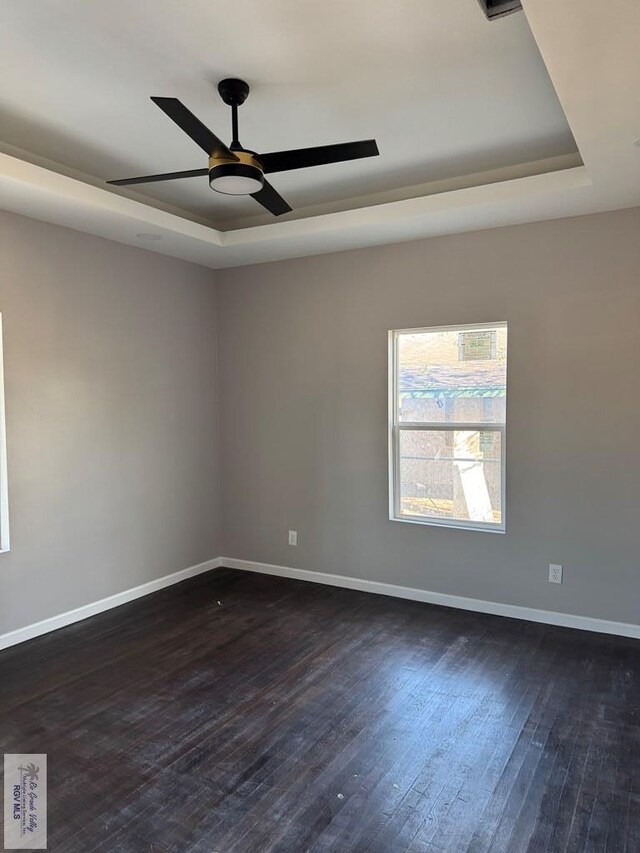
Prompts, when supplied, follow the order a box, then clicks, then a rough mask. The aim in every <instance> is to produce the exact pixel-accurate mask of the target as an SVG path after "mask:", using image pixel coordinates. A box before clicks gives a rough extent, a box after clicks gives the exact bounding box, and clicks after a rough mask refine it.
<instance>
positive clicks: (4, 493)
mask: <svg viewBox="0 0 640 853" xmlns="http://www.w3.org/2000/svg"><path fill="white" fill-rule="evenodd" d="M3 353H4V350H3V344H2V314H0V554H1V553H4V552H6V551H9V480H8V476H7V430H6V426H5V417H4V354H3Z"/></svg>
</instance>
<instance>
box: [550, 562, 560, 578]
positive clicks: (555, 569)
mask: <svg viewBox="0 0 640 853" xmlns="http://www.w3.org/2000/svg"><path fill="white" fill-rule="evenodd" d="M549 583H562V566H559V565H558V564H557V563H549Z"/></svg>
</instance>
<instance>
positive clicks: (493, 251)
mask: <svg viewBox="0 0 640 853" xmlns="http://www.w3.org/2000/svg"><path fill="white" fill-rule="evenodd" d="M639 271H640V211H639V210H632V211H624V212H617V213H611V214H604V215H598V216H590V217H582V218H578V219H572V220H562V221H554V222H546V223H539V224H533V225H524V226H518V227H513V228H505V229H500V230H493V231H486V232H477V233H473V234H465V235H459V236H453V237H445V238H437V239H431V240H426V241H422V242H416V243H406V244H401V245H395V246H387V247H382V248H376V249H367V250H363V251H356V252H346V253H343V254H336V255H325V256H322V257H315V258H309V259H301V260H293V261H283V262H279V263H274V264H265V265H261V266H254V267H246V268H243V269H237V270H227V271H224V272H221V273H218V274H217V275H218V299H219V303H218V309H219V329H220V365H219V369H220V388H221V397H222V401H223V406H222V409H221V458H222V477H223V552H224V554H225V555H226V556H229V557H238V558H245V559H252V560H258V561H262V562H266V563H276V564H281V565H290V566H295V567H298V568H304V569H312V570H316V571H320V572H335V573H338V574H345V575H352V576H355V577H358V578H368V579H373V580H378V581H387V582H390V583H396V584H403V585H408V586H412V587H419V588H424V589H429V590H436V591H439V592H444V593H453V594H457V595H464V596H472V597H477V598H483V599H488V600H493V601H501V602H509V603H515V604H520V605H525V606H529V607H540V608H545V609H550V610H558V611H563V612H567V613H577V614H584V615H590V616H597V617H601V618H608V619H614V620H621V621H628V622H638V621H639V619H640V614H639V605H640V568H639V559H640V558H639V554H640V548H639V544H640V543H639V539H640V524H639V522H638V509H639V502H638V496H639V486H640V483H639V479H640V478H639V473H640V459H639V455H640V438H639V436H640V332H639V325H640V280H639ZM496 320H507V321H508V323H509V380H508V381H509V392H508V393H509V401H508V440H507V533H506V535H504V536H502V535H497V534H493V533H483V532H471V531H459V530H447V529H439V528H434V527H423V526H417V525H410V524H402V523H398V522H391V521H389V520H388V512H387V330H388V329H392V328H406V327H414V326H431V325H448V324H454V323H480V322H492V321H496ZM288 528H295V529H297V530H298V531H299V546H298V548H291V547H289V546H288V545H287V530H288ZM550 562H559V563H563V564H564V565H565V584H564V585H563V586H555V585H550V584H549V583H548V581H547V575H548V564H549V563H550Z"/></svg>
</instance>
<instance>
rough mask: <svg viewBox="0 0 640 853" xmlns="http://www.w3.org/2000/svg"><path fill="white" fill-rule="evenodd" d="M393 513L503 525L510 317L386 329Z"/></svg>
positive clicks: (500, 528) (456, 523)
mask: <svg viewBox="0 0 640 853" xmlns="http://www.w3.org/2000/svg"><path fill="white" fill-rule="evenodd" d="M389 363H390V364H389V367H390V372H389V376H390V383H389V384H390V387H389V517H390V518H391V519H393V520H395V521H409V522H414V523H419V524H435V525H440V526H445V527H463V528H470V529H473V530H493V531H497V532H504V530H505V505H504V496H505V488H504V484H505V429H506V407H507V325H506V323H491V324H487V325H481V326H447V327H443V328H442V327H441V328H433V329H406V330H400V331H394V332H390V333H389Z"/></svg>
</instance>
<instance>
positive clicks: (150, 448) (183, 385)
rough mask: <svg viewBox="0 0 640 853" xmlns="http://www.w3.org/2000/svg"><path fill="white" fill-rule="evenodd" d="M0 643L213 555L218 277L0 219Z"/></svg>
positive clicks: (37, 224)
mask: <svg viewBox="0 0 640 853" xmlns="http://www.w3.org/2000/svg"><path fill="white" fill-rule="evenodd" d="M0 258H1V259H2V267H1V273H0V310H1V311H2V313H3V320H4V354H5V388H6V414H7V431H8V463H9V505H10V514H11V545H12V550H11V552H10V553H8V554H0V634H2V633H4V632H6V631H9V630H12V629H14V628H17V627H21V626H23V625H27V624H30V623H32V622H35V621H38V620H40V619H43V618H46V617H48V616H52V615H55V614H58V613H61V612H64V611H66V610H69V609H71V608H74V607H78V606H79V605H82V604H85V603H88V602H92V601H95V600H97V599H100V598H102V597H104V596H108V595H111V594H113V593H115V592H119V591H121V590H125V589H128V588H130V587H132V586H135V585H137V584H140V583H144V582H145V581H149V580H152V579H153V578H157V577H160V576H162V575H166V574H168V573H170V572H174V571H177V570H178V569H181V568H185V567H187V566H191V565H195V564H197V563H199V562H202V561H204V560H208V559H210V558H211V557H215V556H217V555H218V554H219V553H220V542H219V509H220V505H219V484H218V464H217V460H218V456H217V453H218V447H217V422H216V421H217V408H218V403H217V389H216V295H215V284H214V280H213V279H214V274H213V273H212V272H211V270H205V269H202V268H200V267H196V266H193V265H190V264H187V263H183V262H180V261H175V260H171V259H169V258H166V257H163V256H161V255H157V254H152V253H150V252H147V251H143V250H140V249H134V248H130V247H126V246H122V245H119V244H115V243H111V242H108V241H106V240H101V239H98V238H96V237H90V236H87V235H84V234H79V233H77V232H74V231H70V230H67V229H64V228H59V227H56V226H53V225H47V224H45V223H42V222H36V221H34V220H30V219H25V218H22V217H18V216H13V215H10V214H1V215H0Z"/></svg>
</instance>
